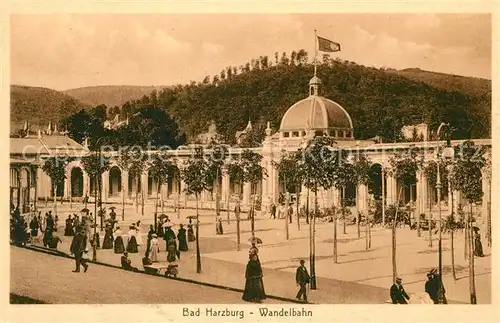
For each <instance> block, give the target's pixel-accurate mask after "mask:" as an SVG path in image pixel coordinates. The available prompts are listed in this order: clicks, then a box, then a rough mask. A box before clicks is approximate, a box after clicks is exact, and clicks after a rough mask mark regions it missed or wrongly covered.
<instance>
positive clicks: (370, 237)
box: [368, 217, 372, 249]
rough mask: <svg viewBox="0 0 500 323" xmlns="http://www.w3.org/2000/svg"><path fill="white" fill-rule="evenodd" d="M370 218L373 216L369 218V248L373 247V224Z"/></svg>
mask: <svg viewBox="0 0 500 323" xmlns="http://www.w3.org/2000/svg"><path fill="white" fill-rule="evenodd" d="M370 219H371V217H369V218H368V249H370V248H371V247H372V225H371V222H370Z"/></svg>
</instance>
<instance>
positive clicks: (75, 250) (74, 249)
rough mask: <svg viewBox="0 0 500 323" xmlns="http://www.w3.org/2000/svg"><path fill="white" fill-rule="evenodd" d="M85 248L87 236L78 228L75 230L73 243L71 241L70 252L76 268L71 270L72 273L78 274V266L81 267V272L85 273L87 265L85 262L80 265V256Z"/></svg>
mask: <svg viewBox="0 0 500 323" xmlns="http://www.w3.org/2000/svg"><path fill="white" fill-rule="evenodd" d="M86 247H87V236H86V235H85V233H84V232H83V229H82V228H81V227H80V228H78V230H77V233H76V234H75V236H74V237H73V241H71V247H70V249H69V250H70V252H71V254H73V255H75V264H76V268H75V270H73V272H74V273H79V272H80V265H82V266H83V272H87V269H88V268H89V265H87V264H86V263H85V262H83V263H82V256H83V252H84V251H85V248H86Z"/></svg>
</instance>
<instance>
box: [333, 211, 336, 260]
mask: <svg viewBox="0 0 500 323" xmlns="http://www.w3.org/2000/svg"><path fill="white" fill-rule="evenodd" d="M333 212H334V213H333V262H334V263H337V212H336V211H333Z"/></svg>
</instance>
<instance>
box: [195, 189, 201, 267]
mask: <svg viewBox="0 0 500 323" xmlns="http://www.w3.org/2000/svg"><path fill="white" fill-rule="evenodd" d="M199 232H200V214H199V212H198V193H196V273H198V274H199V273H201V255H200V234H199Z"/></svg>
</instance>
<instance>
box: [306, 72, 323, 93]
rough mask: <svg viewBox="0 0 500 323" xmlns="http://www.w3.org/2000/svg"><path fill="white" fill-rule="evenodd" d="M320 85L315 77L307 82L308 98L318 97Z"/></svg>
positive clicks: (319, 81)
mask: <svg viewBox="0 0 500 323" xmlns="http://www.w3.org/2000/svg"><path fill="white" fill-rule="evenodd" d="M320 85H321V80H320V79H319V77H317V76H316V75H314V76H313V78H312V79H311V80H310V81H309V96H311V95H316V96H318V95H319V86H320Z"/></svg>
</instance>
